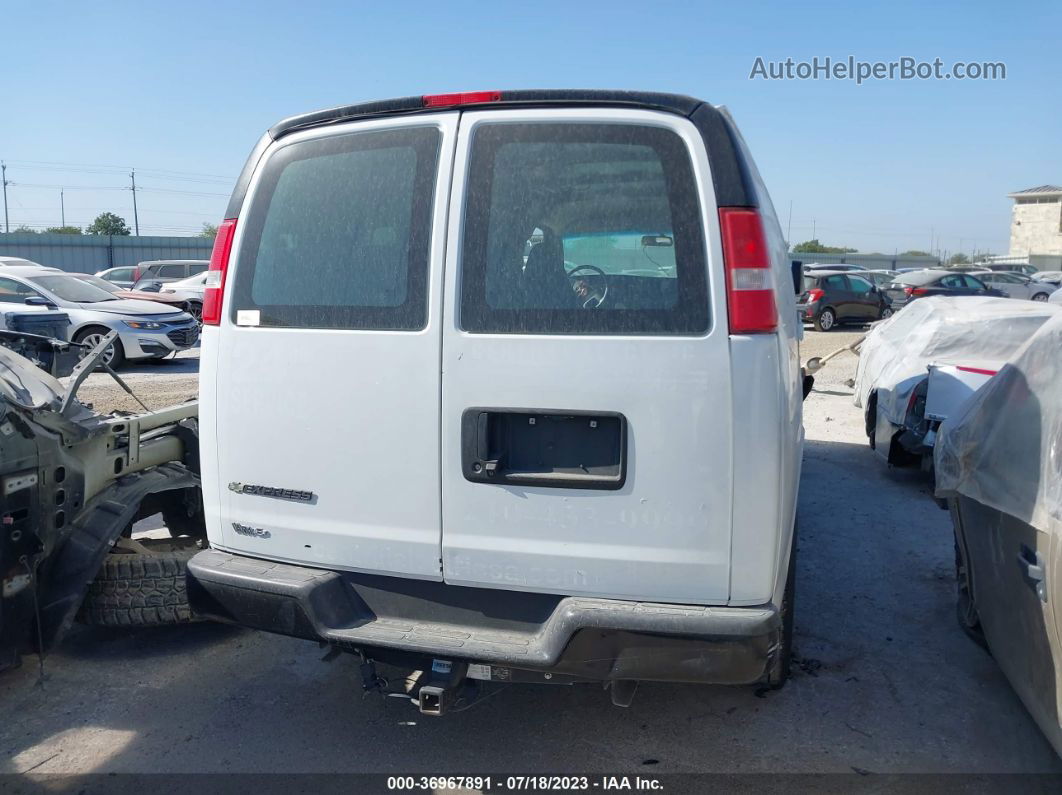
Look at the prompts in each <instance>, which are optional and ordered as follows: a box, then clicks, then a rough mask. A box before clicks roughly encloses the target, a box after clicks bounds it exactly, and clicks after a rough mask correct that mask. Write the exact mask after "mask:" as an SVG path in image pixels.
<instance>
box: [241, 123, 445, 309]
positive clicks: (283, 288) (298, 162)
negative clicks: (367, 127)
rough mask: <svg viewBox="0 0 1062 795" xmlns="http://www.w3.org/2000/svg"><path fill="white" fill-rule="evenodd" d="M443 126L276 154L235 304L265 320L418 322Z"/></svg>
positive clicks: (335, 139)
mask: <svg viewBox="0 0 1062 795" xmlns="http://www.w3.org/2000/svg"><path fill="white" fill-rule="evenodd" d="M440 139H441V133H440V132H439V130H438V129H437V128H435V127H415V128H411V127H405V128H401V129H391V130H378V131H370V132H360V133H351V134H347V135H336V136H331V137H328V138H322V139H315V140H311V141H304V142H302V143H296V144H291V145H289V146H286V147H283V148H281V149H280V150H279V151H277V152H276V153H275V154H274V155H273V156H272V157H271V158H270V159H269V161H268V162H267V163H266V165H265V168H264V170H263V172H262V178H261V181H260V183H259V187H258V189H257V191H256V192H255V196H254V198H253V199H252V203H251V206H250V213H249V214H247V213H245V215H246V216H247V217H246V218H243V217H241V219H240V223H241V225H242V224H244V223H246V227H245V232H244V234H245V235H246V237H245V238H244V242H243V244H242V245H241V247H240V255H239V257H240V258H239V267H238V268H237V269H236V283H235V285H234V287H233V302H232V308H231V312H232V314H233V317H235V313H236V312H237V311H238V310H240V309H257V310H259V312H260V317H259V325H262V326H285V327H299V328H346V329H381V330H416V329H421V328H423V327H424V325H425V324H426V322H427V283H428V255H429V242H430V235H431V208H432V203H433V200H434V194H435V181H436V171H437V164H438V158H439V142H440Z"/></svg>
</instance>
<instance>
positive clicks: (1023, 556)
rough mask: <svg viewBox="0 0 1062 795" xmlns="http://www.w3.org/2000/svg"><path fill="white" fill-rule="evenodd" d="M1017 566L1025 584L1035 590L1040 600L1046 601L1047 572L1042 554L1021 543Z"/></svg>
mask: <svg viewBox="0 0 1062 795" xmlns="http://www.w3.org/2000/svg"><path fill="white" fill-rule="evenodd" d="M1018 568H1019V569H1021V576H1022V577H1023V578H1024V580H1025V584H1026V585H1028V586H1029V587H1030V588H1032V589H1033V590H1034V591H1036V595H1037V596H1038V597H1040V601H1041V602H1046V601H1047V574H1046V567H1045V566H1044V559H1043V556H1042V555H1041V554H1040V553H1039V552H1036V551H1034V550H1032V549H1030V548H1029V547H1027V546H1026V545H1025V544H1022V545H1021V552H1019V553H1018Z"/></svg>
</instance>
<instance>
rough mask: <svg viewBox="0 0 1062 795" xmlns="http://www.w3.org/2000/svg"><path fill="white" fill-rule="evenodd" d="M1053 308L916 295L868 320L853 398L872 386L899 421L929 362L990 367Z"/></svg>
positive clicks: (863, 401) (888, 414)
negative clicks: (888, 312) (888, 314)
mask: <svg viewBox="0 0 1062 795" xmlns="http://www.w3.org/2000/svg"><path fill="white" fill-rule="evenodd" d="M1058 314H1059V308H1058V307H1054V306H1049V305H1047V304H1044V303H1039V302H1036V301H1018V300H1013V299H1009V298H981V297H977V296H960V297H944V296H933V297H930V298H919V299H918V300H916V301H913V302H911V303H910V304H909V305H908V306H906V307H904V308H903V310H902V311H900V312H897V313H896V314H895V315H893V316H892V317H891V318H889V319H888V320H886V321H884V322H882V323H880V324H878V325H876V326H874V328H873V329H871V331H870V333H869V334H868V335H867V338H866V340H865V341H864V342H863V345H862V348H861V349H860V351H859V366H858V369H857V371H856V385H855V404H856V405H857V406H866V405H867V398H868V396H869V395H870V393H871V391H873V390H877V393H878V411H879V413H880V414H882V415H883V416H884V417H885V418H886V419H888V420H889V421H890V422H892V423H893V424H894V425H902V424H903V422H904V416H905V414H906V411H907V403H908V401H909V399H910V397H911V392H912V390H914V388H915V387H916V386H918V384H919V382H921V381H922V379H924V378H926V377H927V375H928V367H929V365H930V364H958V365H964V366H967V367H984V368H985V369H993V370H994V369H996V368H997V367H998V366H999V365H1000V364H1002V363H1003V362H1005V361H1007V360H1008V359H1010V357H1011V356H1012V355H1014V353H1015V351H1017V350H1018V348H1019V347H1021V345H1022V344H1024V343H1025V342H1027V341H1028V340H1029V339H1030V338H1031V337H1032V336H1033V334H1035V333H1036V331H1037V329H1039V328H1040V326H1042V325H1043V324H1044V323H1045V322H1046V321H1047V320H1048V318H1051V317H1053V316H1056V315H1058Z"/></svg>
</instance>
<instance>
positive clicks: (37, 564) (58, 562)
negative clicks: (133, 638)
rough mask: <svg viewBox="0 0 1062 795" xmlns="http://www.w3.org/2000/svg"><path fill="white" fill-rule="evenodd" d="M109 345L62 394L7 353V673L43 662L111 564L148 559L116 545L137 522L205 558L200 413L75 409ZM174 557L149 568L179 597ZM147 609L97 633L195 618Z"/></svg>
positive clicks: (3, 551)
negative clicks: (167, 527)
mask: <svg viewBox="0 0 1062 795" xmlns="http://www.w3.org/2000/svg"><path fill="white" fill-rule="evenodd" d="M111 336H113V332H112V334H111V335H107V337H105V338H104V339H103V340H101V342H100V344H99V345H97V346H96V347H95V348H94V349H93V350H92V351H91V352H90V353H88V354H87V355H86V356H85V357H84V358H83V359H82V361H81V362H80V363H79V364H78V365H77V367H75V368H74V371H73V379H72V381H71V384H70V386H69V387H66V388H64V387H63V385H62V384H61V383H59V382H58V381H56V380H55V379H54V378H52V377H51V376H50V375H48V374H46V373H43V372H42V371H41V370H39V369H37V368H36V367H35V366H34V365H33V363H32V362H30V361H29V360H27V359H25V358H23V357H21V356H18V355H17V354H15V353H13V352H11V351H10V350H7V349H5V348H0V523H2V527H3V530H2V532H0V585H2V591H0V670H3V669H4V668H7V667H11V666H13V665H16V664H17V663H18V661H19V657H20V654H21V653H22V652H25V651H27V650H35V651H37V652H38V653H40V654H41V655H43V654H44V653H45V652H47V650H49V649H50V648H52V647H53V646H54V645H55V644H56V643H57V642H58V640H59V639H60V637H61V636H62V634H63V632H64V631H65V630H66V629H68V628H69V626H70V625H71V623H72V622H73V621H74V619H75V617H77V615H78V611H79V609H82V607H83V602H85V600H86V594H88V593H89V591H90V589H91V588H93V587H94V582H95V581H96V580H97V577H98V576H99V575H100V573H101V567H104V568H106V566H105V560H106V559H107V556H108V555H119V554H121V555H129V554H133V555H137V554H139V555H140V556H141V557H150V556H152V551H151V550H149V549H147V548H146V547H144V545H142V544H139V543H138V542H131V543H124V544H121V543H117V542H119V541H120V539H122V538H123V536H129V535H130V533H131V528H132V524H133V522H135V521H136V520H137V519H138V518H141V517H143V516H149V515H153V514H155V513H158V512H162V513H163V514H164V516H169V517H173V519H174V521H173V525H174V526H175V527H177V528H179V530H177V531H175V530H174V527H171V534H174V535H176V533H177V532H180V531H183V532H185V533H187V534H188V535H189V536H190V538H186V539H182V541H183V544H176V546H177V547H178V548H180V547H181V546H184V547H186V548H188V547H191V548H192V549H189V553H188V554H189V556H190V553H191V551H193V550H194V549H195V548H197V547H195V546H194V543H195V542H194V537H195V536H196V535H197V533H196V529H197V520H196V516H197V514H198V511H199V504H200V502H199V501H200V498H199V475H198V469H199V465H198V439H197V429H196V417H197V415H198V403H197V402H196V401H189V402H187V403H184V404H181V405H177V406H172V407H169V408H165V409H162V410H159V411H147V412H146V413H143V414H138V415H132V416H123V415H117V414H116V415H101V414H99V413H97V412H95V411H93V410H92V409H91V408H90V407H89V406H87V405H85V404H84V403H81V402H80V401H78V400H77V399H76V393H77V389H78V387H79V386H80V385H81V384H82V383H83V382H84V379H85V378H86V377H87V376H88V375H89V374H90V373H91V372H92V371H94V370H95V369H96V368H97V367H98V366H99V365H100V362H101V358H102V356H103V354H104V353H105V352H106V350H107V346H108V345H109V344H110V342H111V340H110V337H111ZM103 369H104V370H107V371H109V372H110V374H111V375H112V377H114V378H115V379H116V380H117V381H118V383H119V385H120V386H121V387H122V388H123V389H124V390H125V391H127V392H129V393H130V394H132V392H131V390H130V389H129V388H128V386H126V385H125V384H124V382H122V380H121V379H120V378H119V377H118V376H117V375H116V374H115V373H114V372H113V371H110V370H109V368H107V367H106V366H104V367H103ZM141 405H143V404H141ZM172 546H174V545H172V544H171V545H169V547H167V545H166V544H165V543H164V544H161V545H159V544H156V547H155V548H156V549H157V550H160V553H156V557H157V562H158V564H159V565H158V566H149V568H152V569H159V570H160V573H161V574H166V575H173V576H169V577H168V582H170V583H171V585H172V586H173V587H174V588H177V589H179V590H180V591H181V592H182V593H183V587H184V586H183V567H178V566H177V562H176V561H175V560H174V559H172V558H173V557H174V556H173V555H172V554H169V553H168V552H167V549H169V548H170V547H172ZM144 553H147V554H144ZM126 560H127V561H132V560H133V558H127V559H126ZM163 564H165V565H163ZM175 567H178V568H180V571H178V572H176V573H175ZM126 568H128V566H127V567H126ZM141 568H142V567H141ZM162 569H166V571H162ZM133 575H135V572H133ZM127 584H128V583H127ZM111 585H112V594H111V595H113V590H114V587H124V586H122V585H121V584H115V583H111ZM156 596H157V594H156ZM151 601H152V600H151V599H150V598H148V599H145V600H143V603H144V605H145V606H146V607H147V608H148V609H147V610H146V611H145V609H144V608H143V607H140V608H136V610H126V611H124V612H121V611H113V610H112V611H110V612H109V613H107V614H106V615H105V616H104V613H99V615H101V616H104V620H100V621H96V622H93V623H111V624H125V625H136V624H150V623H168V622H167V621H162V620H159V618H160V616H163V615H167V616H171V617H173V618H175V619H176V620H189V618H190V615H189V614H188V613H187V611H186V610H184V611H173V610H172V609H167V610H165V611H163V610H162V608H164V607H166V606H165V605H161V604H159V605H152V604H151ZM156 601H157V600H156ZM163 601H165V600H163ZM108 619H109V620H108Z"/></svg>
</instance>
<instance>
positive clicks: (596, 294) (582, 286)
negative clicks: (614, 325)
mask: <svg viewBox="0 0 1062 795" xmlns="http://www.w3.org/2000/svg"><path fill="white" fill-rule="evenodd" d="M580 271H589V272H590V273H591V274H593V277H594V279H595V280H597V281H598V283H599V286H598V287H597V288H591V287H590V285H589V284H587V283H586V282H585V281H583V280H582V279H577V278H576V274H578V273H579V272H580ZM568 278H569V279H571V280H572V290H573V291H575V294H576V295H578V296H579V297H580V298H585V299H586V300H585V301H583V309H597V308H598V307H599V306H601V305H602V304H603V303H605V298H607V297H608V276H606V275H605V272H604V271H603V270H601V268H599V267H597V266H596V265H577V266H576V267H574V268H572V269H571V270H570V271H568Z"/></svg>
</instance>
